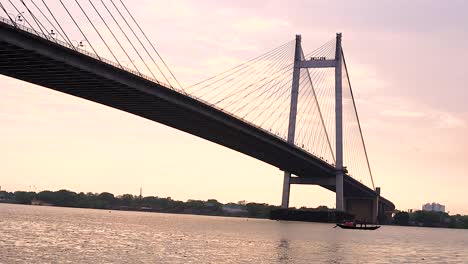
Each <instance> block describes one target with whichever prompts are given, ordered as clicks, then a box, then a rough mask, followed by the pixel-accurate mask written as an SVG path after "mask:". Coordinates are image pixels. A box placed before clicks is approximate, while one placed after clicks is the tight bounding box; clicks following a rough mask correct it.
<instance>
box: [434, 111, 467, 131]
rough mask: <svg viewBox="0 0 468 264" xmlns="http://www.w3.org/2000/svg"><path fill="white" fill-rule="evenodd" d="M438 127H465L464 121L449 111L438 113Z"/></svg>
mask: <svg viewBox="0 0 468 264" xmlns="http://www.w3.org/2000/svg"><path fill="white" fill-rule="evenodd" d="M438 127H439V128H462V127H466V121H465V120H464V119H462V118H459V117H457V116H455V115H453V114H451V113H444V112H442V113H439V114H438Z"/></svg>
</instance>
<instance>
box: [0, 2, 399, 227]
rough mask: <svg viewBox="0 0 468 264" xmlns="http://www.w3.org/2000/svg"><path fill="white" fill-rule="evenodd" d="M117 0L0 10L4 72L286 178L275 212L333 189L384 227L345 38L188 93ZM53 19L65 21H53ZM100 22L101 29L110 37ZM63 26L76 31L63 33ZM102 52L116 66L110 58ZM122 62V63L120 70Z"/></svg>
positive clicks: (284, 50) (340, 204) (283, 49)
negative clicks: (298, 193) (315, 191)
mask: <svg viewBox="0 0 468 264" xmlns="http://www.w3.org/2000/svg"><path fill="white" fill-rule="evenodd" d="M119 1H120V2H117V1H115V2H114V0H106V1H104V0H100V1H94V2H95V3H93V2H92V1H91V0H89V4H88V5H87V6H85V5H84V4H83V3H81V4H80V3H79V2H78V1H75V3H76V6H75V8H71V7H70V6H68V7H67V6H66V5H65V4H64V3H63V2H62V1H60V4H61V5H60V6H55V9H54V8H53V7H50V6H48V5H47V4H46V3H45V1H42V3H36V2H34V1H32V0H31V1H22V0H21V1H19V2H16V3H15V2H14V1H8V5H7V4H2V3H0V7H1V9H2V10H3V12H4V14H5V16H6V17H0V74H3V75H6V76H10V77H12V78H15V79H18V80H23V81H26V82H29V83H33V84H36V85H39V86H43V87H46V88H49V89H53V90H56V91H60V92H63V93H66V94H70V95H74V96H77V97H80V98H84V99H87V100H90V101H94V102H96V103H100V104H103V105H107V106H110V107H113V108H116V109H120V110H122V111H125V112H128V113H132V114H135V115H138V116H140V117H143V118H147V119H149V120H152V121H155V122H158V123H162V124H165V125H168V126H170V127H173V128H176V129H179V130H182V131H185V132H187V133H190V134H192V135H195V136H198V137H201V138H204V139H206V140H209V141H211V142H214V143H217V144H220V145H223V146H225V147H228V148H230V149H233V150H236V151H239V152H241V153H244V154H246V155H249V156H251V157H253V158H255V159H258V160H261V161H264V162H266V163H268V164H271V165H272V166H275V167H277V168H279V169H280V170H282V171H284V182H283V190H282V204H281V205H282V207H283V208H288V207H289V196H290V186H291V184H310V185H320V186H322V187H324V188H326V189H328V190H331V191H334V192H335V193H336V210H337V211H346V212H349V213H352V214H354V215H356V217H357V218H358V219H360V220H366V221H372V222H377V221H378V219H380V220H381V221H384V220H385V219H386V217H388V215H389V214H390V213H391V212H392V211H393V210H394V209H395V206H394V205H393V203H392V202H390V201H389V200H387V199H385V198H384V197H382V196H381V195H380V188H378V187H377V188H376V187H375V185H374V179H373V175H372V171H371V169H370V164H369V159H368V155H367V151H366V147H365V143H364V137H363V135H362V130H361V125H360V121H359V117H358V112H357V110H356V104H355V101H354V96H353V93H352V89H351V82H350V80H349V75H348V70H347V66H346V61H345V57H344V52H343V49H342V45H341V34H337V36H336V38H334V39H332V40H330V41H328V42H327V43H325V44H324V45H322V46H321V47H319V48H317V49H316V50H314V51H312V52H310V53H308V54H305V53H304V52H303V49H302V44H301V36H300V35H297V36H296V38H295V39H294V40H292V41H289V42H287V43H285V44H283V45H281V46H279V47H278V48H275V49H273V50H271V51H269V52H267V53H265V54H262V55H260V56H258V57H256V58H254V59H251V60H249V61H246V62H244V63H242V64H241V65H238V66H237V67H234V68H232V69H229V70H227V71H225V72H222V73H220V74H218V75H216V76H213V77H211V78H209V79H206V80H203V81H201V82H198V83H196V84H194V85H191V86H188V87H185V88H184V87H182V85H180V83H179V82H178V81H177V79H176V77H175V76H174V74H173V73H172V72H171V71H170V69H169V68H168V67H167V65H166V63H165V62H164V60H163V59H162V57H161V56H160V54H159V53H158V52H157V50H156V48H155V47H154V45H153V44H152V43H151V42H150V41H149V39H148V38H147V36H146V34H145V33H144V31H143V30H142V29H141V27H140V25H139V24H138V22H137V21H136V19H135V18H134V17H133V15H132V14H131V12H130V11H129V9H128V8H127V6H126V5H125V4H124V3H123V2H122V1H121V0H119ZM83 2H85V1H83ZM96 3H100V5H97V4H96ZM60 7H61V8H63V9H61V10H60ZM73 10H75V12H81V15H82V18H83V15H84V18H86V20H84V21H88V22H89V25H91V28H92V29H94V33H95V35H96V36H98V38H91V37H90V33H89V32H85V31H84V30H83V28H84V27H83V26H81V27H80V22H79V21H78V18H77V14H74V13H73ZM89 10H91V12H90V11H89ZM60 12H61V14H65V15H68V17H69V19H70V20H69V21H68V20H67V21H59V20H58V19H57V17H58V16H57V13H60ZM91 13H92V14H94V17H93V16H91ZM104 14H107V18H106V17H105V16H104ZM97 21H99V22H100V24H99V25H101V26H103V25H104V26H105V28H107V33H108V36H107V37H105V35H104V33H103V32H102V30H101V31H100V30H99V29H98V27H96V26H95V23H96V22H97ZM93 22H94V23H93ZM111 23H112V25H113V26H112V25H111ZM67 24H71V25H75V26H76V27H75V29H74V30H71V29H66V30H65V29H64V28H65V27H66V25H67ZM113 29H114V30H113ZM116 32H120V35H121V36H122V37H123V38H119V37H118V35H117V33H116ZM96 33H97V34H96ZM109 34H110V35H109ZM72 35H79V39H82V40H81V41H74V40H73V39H72V38H71V36H72ZM96 39H97V41H96ZM109 39H113V40H114V44H115V43H116V45H113V44H111V43H110V41H109ZM98 41H100V42H99V43H100V45H99V44H97V42H98ZM124 42H125V43H126V44H127V46H126V47H125V45H124V44H123V43H124ZM137 44H140V45H139V47H141V48H137ZM87 47H90V48H91V50H90V51H88V50H87ZM115 47H118V48H115ZM129 47H130V48H129ZM119 48H120V49H119ZM117 50H118V51H117ZM104 51H108V52H107V54H110V55H111V57H113V58H114V60H111V59H106V56H105V55H102V54H103V53H104ZM120 57H124V58H127V59H128V63H127V65H126V66H124V65H123V64H124V63H123V62H122V61H121V60H119V59H118V58H120ZM134 58H137V59H138V58H139V60H137V59H134ZM129 64H131V65H130V66H129Z"/></svg>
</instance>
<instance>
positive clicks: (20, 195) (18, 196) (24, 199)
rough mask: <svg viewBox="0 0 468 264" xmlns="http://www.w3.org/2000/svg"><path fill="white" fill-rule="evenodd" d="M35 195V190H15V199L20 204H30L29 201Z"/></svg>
mask: <svg viewBox="0 0 468 264" xmlns="http://www.w3.org/2000/svg"><path fill="white" fill-rule="evenodd" d="M35 196H36V193H35V192H23V191H17V192H15V201H17V202H18V203H20V204H31V201H32V200H33V199H34V197H35Z"/></svg>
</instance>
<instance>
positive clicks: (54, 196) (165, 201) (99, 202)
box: [0, 190, 278, 218]
mask: <svg viewBox="0 0 468 264" xmlns="http://www.w3.org/2000/svg"><path fill="white" fill-rule="evenodd" d="M0 202H8V203H18V204H34V205H53V206H63V207H78V208H95V209H109V210H135V211H150V212H164V213H184V214H200V215H218V216H243V217H253V218H268V217H269V215H270V211H271V210H273V209H277V208H278V206H274V205H269V204H266V203H247V202H245V201H240V202H238V203H227V204H222V203H220V202H218V201H217V200H215V199H209V200H207V201H202V200H188V201H186V202H183V201H177V200H173V199H172V198H171V197H167V198H161V197H156V196H146V197H139V196H136V195H132V194H124V195H119V196H114V194H112V193H109V192H103V193H100V194H97V193H91V192H88V193H83V192H80V193H76V192H72V191H68V190H59V191H42V192H38V193H36V192H25V191H16V192H6V191H1V192H0Z"/></svg>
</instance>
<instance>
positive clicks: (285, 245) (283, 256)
mask: <svg viewBox="0 0 468 264" xmlns="http://www.w3.org/2000/svg"><path fill="white" fill-rule="evenodd" d="M289 250H290V249H289V241H288V240H286V239H284V238H283V239H281V240H280V241H279V244H278V262H279V263H290V261H289V260H290V259H289Z"/></svg>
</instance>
